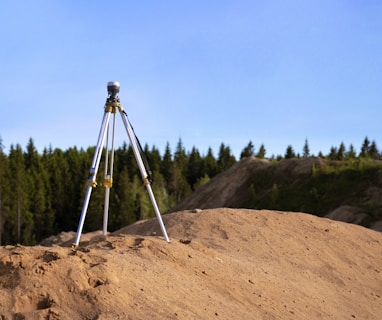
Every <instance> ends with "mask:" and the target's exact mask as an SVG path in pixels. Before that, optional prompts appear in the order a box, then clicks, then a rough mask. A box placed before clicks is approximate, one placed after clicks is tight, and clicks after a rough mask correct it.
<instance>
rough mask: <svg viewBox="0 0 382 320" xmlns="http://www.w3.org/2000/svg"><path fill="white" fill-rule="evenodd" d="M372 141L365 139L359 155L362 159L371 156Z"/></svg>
mask: <svg viewBox="0 0 382 320" xmlns="http://www.w3.org/2000/svg"><path fill="white" fill-rule="evenodd" d="M369 148H370V140H369V138H368V137H365V139H364V140H363V143H362V146H361V152H360V153H359V157H360V158H367V157H368V156H369Z"/></svg>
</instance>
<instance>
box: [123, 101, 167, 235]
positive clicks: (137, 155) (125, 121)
mask: <svg viewBox="0 0 382 320" xmlns="http://www.w3.org/2000/svg"><path fill="white" fill-rule="evenodd" d="M119 113H120V114H121V117H122V121H123V124H124V125H125V129H126V132H127V135H128V137H129V140H130V144H131V147H132V148H133V152H134V156H135V159H136V160H137V163H138V167H139V170H140V172H141V176H142V179H143V183H144V184H145V186H146V189H147V192H148V193H149V197H150V200H151V203H152V205H153V207H154V211H155V214H156V216H157V219H158V222H159V225H160V228H161V230H162V234H163V237H164V238H165V240H166V241H167V242H170V239H169V238H168V235H167V231H166V228H165V226H164V223H163V220H162V217H161V214H160V212H159V208H158V205H157V203H156V201H155V197H154V194H153V191H152V189H151V185H150V181H149V180H148V174H147V172H146V169H145V166H144V164H143V161H142V157H141V154H140V153H139V150H138V146H137V143H136V140H135V139H134V132H133V129H132V127H131V125H130V123H129V121H128V119H127V115H126V113H125V112H124V111H123V109H122V108H120V109H119Z"/></svg>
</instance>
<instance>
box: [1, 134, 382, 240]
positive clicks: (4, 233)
mask: <svg viewBox="0 0 382 320" xmlns="http://www.w3.org/2000/svg"><path fill="white" fill-rule="evenodd" d="M142 151H143V152H142V155H143V158H144V159H145V160H147V163H148V164H149V166H150V167H148V166H147V167H146V169H148V170H150V172H152V176H153V183H152V189H153V192H154V195H155V198H156V200H157V203H158V207H159V210H160V211H161V212H162V213H165V212H166V211H168V210H169V209H171V208H172V207H173V206H175V205H176V204H177V203H179V202H180V201H181V200H182V199H184V198H185V197H186V196H188V195H190V194H191V193H192V192H193V191H195V190H196V189H197V188H198V187H200V186H201V185H203V184H205V183H207V182H208V181H209V180H210V179H211V178H213V177H214V176H215V175H217V174H219V173H221V172H223V171H225V170H226V169H228V168H230V167H231V166H232V165H233V164H235V163H236V162H237V160H236V158H235V156H234V155H233V154H232V152H231V149H230V147H229V146H227V145H225V144H224V143H222V144H221V145H220V148H219V152H218V155H217V157H215V156H214V154H213V152H212V149H211V148H209V149H208V152H207V154H205V155H202V154H200V152H199V151H198V149H197V148H196V147H193V148H192V149H191V151H186V149H185V147H184V146H183V143H182V141H181V139H179V141H178V143H177V145H176V147H175V150H174V152H172V150H171V148H170V145H169V143H167V145H166V148H165V152H164V154H163V155H161V154H160V152H159V150H158V149H157V148H156V147H155V146H153V147H151V148H149V146H148V145H147V144H146V145H145V146H144V148H143V150H142ZM255 151H256V150H255V147H254V145H253V143H252V142H251V141H249V143H248V145H247V146H245V147H244V148H243V150H242V152H241V154H240V159H241V158H244V157H248V156H256V157H258V158H266V149H265V146H264V145H263V144H262V145H261V146H260V147H259V148H258V150H257V152H255ZM94 152H95V147H89V148H87V149H86V150H84V149H82V148H81V149H78V148H76V147H72V148H69V149H67V150H65V151H63V150H61V149H57V148H56V149H52V148H51V147H50V148H45V149H44V150H43V152H42V154H40V153H39V152H38V151H37V149H36V147H35V145H34V141H33V139H32V138H30V139H29V141H28V144H27V146H26V149H25V150H24V149H23V148H22V147H21V146H20V145H19V144H17V145H11V146H10V148H9V152H7V153H5V152H4V147H3V145H2V140H1V139H0V245H6V244H15V243H20V244H23V245H34V244H37V243H39V242H40V241H41V240H42V239H44V238H46V237H48V236H50V235H53V234H57V233H59V232H61V231H76V230H77V226H78V222H79V217H80V213H81V210H82V206H83V200H84V196H85V192H86V187H87V184H88V175H89V170H90V166H91V163H92V160H93V156H94ZM310 156H313V155H312V154H310V151H309V144H308V141H307V140H305V144H304V146H303V148H302V152H301V154H300V153H296V152H295V151H294V149H293V148H292V146H288V147H287V149H286V152H285V154H284V155H283V156H281V155H278V156H276V157H275V156H271V157H269V158H267V159H269V160H271V161H282V160H283V159H288V158H299V157H310ZM316 156H318V157H322V158H325V159H331V160H340V161H354V160H355V159H360V158H368V159H376V160H378V159H381V158H382V155H381V153H380V152H379V150H378V148H377V145H376V143H375V141H370V140H369V139H368V138H367V137H366V138H365V139H364V141H363V144H362V146H361V148H360V152H359V153H356V151H355V148H354V147H353V145H350V146H349V147H348V148H347V147H346V146H345V145H344V144H343V143H341V144H340V146H338V147H332V148H331V149H330V152H329V153H328V154H327V155H323V154H322V153H321V152H320V153H319V154H318V155H316ZM104 159H105V157H104V156H103V157H102V160H101V164H100V166H99V170H98V175H97V183H98V186H97V187H96V188H94V189H93V190H92V195H91V199H90V202H89V207H88V210H87V215H86V220H85V224H84V229H83V232H89V231H93V230H99V229H101V228H102V221H103V218H102V217H103V206H104V188H103V187H102V178H103V175H104V163H102V162H103V161H104ZM154 216H155V212H154V210H153V208H152V205H151V202H150V199H149V197H148V195H147V192H146V189H145V188H144V185H143V183H142V179H141V175H140V173H139V168H138V165H137V162H136V160H135V157H134V153H133V150H132V148H131V146H130V145H129V144H127V143H124V144H123V145H122V146H121V147H120V148H118V149H116V150H115V152H114V166H113V186H112V189H111V192H110V207H109V223H108V230H109V231H114V230H117V229H119V228H122V227H124V226H126V225H128V224H131V223H133V222H135V221H137V220H140V219H147V218H151V217H154Z"/></svg>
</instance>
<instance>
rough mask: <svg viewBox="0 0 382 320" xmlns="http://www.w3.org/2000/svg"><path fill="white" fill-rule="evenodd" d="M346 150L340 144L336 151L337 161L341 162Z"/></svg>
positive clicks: (343, 145)
mask: <svg viewBox="0 0 382 320" xmlns="http://www.w3.org/2000/svg"><path fill="white" fill-rule="evenodd" d="M345 153H346V148H345V144H344V143H343V142H341V144H340V146H339V148H338V150H337V157H336V158H337V160H343V159H344V158H345Z"/></svg>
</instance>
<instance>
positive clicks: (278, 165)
mask: <svg viewBox="0 0 382 320" xmlns="http://www.w3.org/2000/svg"><path fill="white" fill-rule="evenodd" d="M219 207H231V208H248V209H272V210H283V211H296V212H306V213H311V214H314V215H317V216H320V217H324V216H326V217H330V218H332V219H336V220H342V221H345V222H352V223H356V224H360V225H362V226H365V227H369V228H373V229H377V230H381V231H382V225H381V220H382V161H379V160H366V159H359V160H354V161H334V160H324V159H321V158H316V157H312V158H300V159H296V158H294V159H285V160H283V161H280V162H272V161H268V160H265V159H257V158H255V157H248V158H243V159H242V160H241V161H240V162H238V163H236V164H235V165H234V166H232V167H231V168H230V169H228V170H226V171H225V172H223V173H221V174H219V175H217V176H216V177H214V178H213V179H211V181H209V182H208V183H207V184H206V185H204V186H202V187H201V188H199V189H198V190H196V192H194V193H193V194H192V195H190V196H189V197H187V198H186V199H184V200H183V201H181V202H180V203H179V204H178V205H176V206H175V207H174V208H172V209H171V211H178V210H184V209H190V208H201V209H206V208H219Z"/></svg>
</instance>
